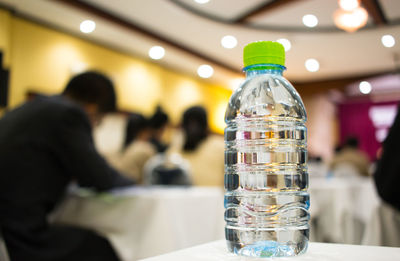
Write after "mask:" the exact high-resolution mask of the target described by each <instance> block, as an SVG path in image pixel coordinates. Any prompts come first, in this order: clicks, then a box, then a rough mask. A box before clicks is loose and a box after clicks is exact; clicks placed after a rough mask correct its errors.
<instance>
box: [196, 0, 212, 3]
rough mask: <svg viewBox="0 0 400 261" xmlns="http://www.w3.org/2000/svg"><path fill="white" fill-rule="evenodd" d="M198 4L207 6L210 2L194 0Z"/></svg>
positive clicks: (207, 0) (208, 0)
mask: <svg viewBox="0 0 400 261" xmlns="http://www.w3.org/2000/svg"><path fill="white" fill-rule="evenodd" d="M194 1H195V2H196V3H198V4H207V3H208V2H210V0H194Z"/></svg>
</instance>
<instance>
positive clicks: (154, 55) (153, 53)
mask: <svg viewBox="0 0 400 261" xmlns="http://www.w3.org/2000/svg"><path fill="white" fill-rule="evenodd" d="M164 55H165V50H164V48H162V47H161V46H153V47H151V48H150V50H149V56H150V58H151V59H154V60H159V59H161V58H163V57H164Z"/></svg>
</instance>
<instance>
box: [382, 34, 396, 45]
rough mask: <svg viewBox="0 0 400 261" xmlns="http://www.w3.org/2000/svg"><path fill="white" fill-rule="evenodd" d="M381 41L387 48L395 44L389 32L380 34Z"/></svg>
mask: <svg viewBox="0 0 400 261" xmlns="http://www.w3.org/2000/svg"><path fill="white" fill-rule="evenodd" d="M381 41H382V44H383V46H385V47H388V48H390V47H393V46H394V45H395V44H396V40H395V39H394V37H393V36H391V35H390V34H387V35H384V36H382V38H381Z"/></svg>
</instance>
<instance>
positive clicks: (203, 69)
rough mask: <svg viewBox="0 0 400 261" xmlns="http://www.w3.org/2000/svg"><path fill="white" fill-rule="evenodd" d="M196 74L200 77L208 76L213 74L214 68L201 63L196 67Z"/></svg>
mask: <svg viewBox="0 0 400 261" xmlns="http://www.w3.org/2000/svg"><path fill="white" fill-rule="evenodd" d="M197 74H198V75H199V76H200V77H201V78H210V77H211V76H212V75H213V74H214V69H213V68H212V67H211V66H210V65H207V64H203V65H200V66H199V68H198V69H197Z"/></svg>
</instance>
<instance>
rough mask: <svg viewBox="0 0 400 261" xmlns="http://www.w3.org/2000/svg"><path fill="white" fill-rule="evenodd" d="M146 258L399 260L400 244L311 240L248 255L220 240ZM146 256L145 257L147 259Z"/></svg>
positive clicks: (159, 260)
mask: <svg viewBox="0 0 400 261" xmlns="http://www.w3.org/2000/svg"><path fill="white" fill-rule="evenodd" d="M144 260H145V261H169V260H171V261H180V260H182V261H187V260H190V261H217V260H224V261H225V260H226V261H244V260H249V261H253V260H264V261H266V260H279V261H281V260H287V261H314V260H315V261H346V260H348V261H355V260H362V261H377V260H379V261H389V260H390V261H398V260H400V248H393V247H375V246H359V245H342V244H326V243H310V244H309V248H308V250H307V252H306V253H305V254H303V255H300V256H297V257H290V258H248V257H241V256H236V255H234V254H231V253H229V252H228V250H227V247H226V244H225V241H224V240H219V241H214V242H211V243H207V244H204V245H199V246H195V247H191V248H187V249H183V250H180V251H176V252H172V253H169V254H164V255H160V256H156V257H152V258H147V259H144ZM144 260H143V261H144Z"/></svg>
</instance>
